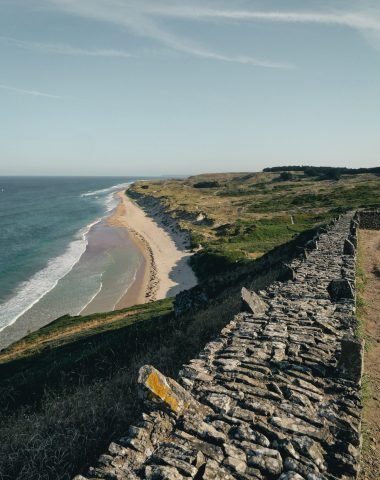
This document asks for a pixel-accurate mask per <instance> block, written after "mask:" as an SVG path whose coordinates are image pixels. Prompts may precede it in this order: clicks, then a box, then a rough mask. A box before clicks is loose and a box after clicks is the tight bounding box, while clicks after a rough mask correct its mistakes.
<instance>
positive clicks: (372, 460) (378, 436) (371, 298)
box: [360, 230, 380, 480]
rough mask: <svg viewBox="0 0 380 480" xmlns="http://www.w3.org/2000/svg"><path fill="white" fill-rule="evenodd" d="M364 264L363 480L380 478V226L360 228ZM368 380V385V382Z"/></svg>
mask: <svg viewBox="0 0 380 480" xmlns="http://www.w3.org/2000/svg"><path fill="white" fill-rule="evenodd" d="M360 250H361V264H362V268H363V269H364V271H365V275H366V284H365V288H364V292H363V299H364V301H365V303H366V307H365V315H364V317H365V338H366V342H367V346H368V347H369V348H367V351H366V354H365V366H364V369H365V374H366V377H367V378H366V379H365V383H364V388H365V390H368V393H366V392H365V393H366V395H367V399H366V401H365V407H364V412H363V427H364V432H366V433H365V436H364V437H365V438H364V445H363V458H362V472H361V475H360V480H379V479H380V230H361V231H360ZM367 383H368V389H367V386H366V384H367Z"/></svg>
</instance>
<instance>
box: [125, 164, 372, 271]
mask: <svg viewBox="0 0 380 480" xmlns="http://www.w3.org/2000/svg"><path fill="white" fill-rule="evenodd" d="M315 173H316V176H311V175H310V173H307V174H306V173H305V172H303V171H293V172H292V171H290V172H289V171H286V172H261V173H227V174H208V175H197V176H193V177H189V178H187V179H185V180H167V181H148V182H137V183H135V184H134V185H133V186H132V188H131V190H130V191H128V192H127V193H128V194H129V195H131V196H132V197H136V195H145V196H146V195H149V196H152V197H154V198H156V199H159V200H160V202H161V203H162V204H163V205H164V207H165V209H166V211H167V212H168V213H169V214H170V215H171V216H172V217H174V218H176V219H177V221H178V223H179V224H180V226H181V227H182V228H184V229H186V230H189V231H190V232H191V238H192V245H193V247H194V248H197V247H198V246H199V245H201V246H202V252H200V253H198V254H197V255H195V256H194V257H193V259H192V265H193V268H194V270H195V272H196V273H197V274H198V277H199V278H200V279H201V280H204V279H205V278H207V276H208V275H209V274H210V272H211V273H216V274H219V273H221V272H223V269H225V268H226V266H228V265H229V264H233V263H236V262H244V261H247V260H250V259H254V258H258V257H260V256H261V255H263V254H264V253H265V252H268V251H269V250H271V249H272V248H274V247H276V246H278V245H280V244H282V243H284V242H287V241H289V240H290V239H291V238H293V237H294V236H295V235H297V234H298V233H300V232H302V231H304V230H306V229H308V228H312V227H314V226H315V225H318V224H320V223H326V222H328V221H329V220H331V219H332V218H333V217H334V216H336V215H337V213H339V212H342V211H345V210H348V209H352V208H357V207H360V206H370V205H380V177H379V176H377V175H376V174H373V173H362V174H352V173H351V174H341V175H340V178H339V179H338V180H331V179H326V178H324V176H322V177H321V176H319V175H318V170H316V171H315Z"/></svg>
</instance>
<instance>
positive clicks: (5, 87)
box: [0, 83, 63, 99]
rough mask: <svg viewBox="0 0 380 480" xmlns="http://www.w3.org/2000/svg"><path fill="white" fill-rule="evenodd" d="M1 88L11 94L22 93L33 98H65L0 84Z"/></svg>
mask: <svg viewBox="0 0 380 480" xmlns="http://www.w3.org/2000/svg"><path fill="white" fill-rule="evenodd" d="M0 88H1V89H2V90H10V91H11V92H15V93H22V94H24V95H32V96H33V97H47V98H56V99H61V98H63V97H60V96H59V95H53V94H51V93H45V92H40V91H38V90H25V89H23V88H17V87H12V86H10V85H4V84H2V83H0Z"/></svg>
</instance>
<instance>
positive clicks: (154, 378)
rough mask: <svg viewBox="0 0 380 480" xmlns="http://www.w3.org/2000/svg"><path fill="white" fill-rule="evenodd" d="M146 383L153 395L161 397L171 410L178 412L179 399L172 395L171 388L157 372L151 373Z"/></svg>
mask: <svg viewBox="0 0 380 480" xmlns="http://www.w3.org/2000/svg"><path fill="white" fill-rule="evenodd" d="M146 385H147V386H148V387H149V389H150V391H151V392H152V394H153V395H155V396H157V397H158V398H160V399H161V400H162V401H163V402H164V403H165V404H167V405H168V407H169V408H170V409H171V410H173V411H174V412H178V407H179V405H178V401H177V400H176V399H175V398H174V397H173V395H171V390H170V388H169V387H168V386H167V385H165V383H163V382H162V381H161V379H160V378H159V376H158V375H157V373H156V372H154V371H153V372H151V373H150V375H149V376H148V378H147V379H146Z"/></svg>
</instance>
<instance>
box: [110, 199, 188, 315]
mask: <svg viewBox="0 0 380 480" xmlns="http://www.w3.org/2000/svg"><path fill="white" fill-rule="evenodd" d="M116 195H117V196H118V197H119V199H120V203H119V205H118V207H117V208H116V210H115V211H114V213H113V214H112V215H111V216H110V217H109V218H108V223H109V224H110V225H113V226H115V227H125V228H127V229H128V232H129V233H130V234H131V236H132V239H133V240H134V241H135V242H136V244H137V245H138V246H139V247H140V248H141V250H142V252H143V254H144V257H145V265H144V268H142V269H140V271H139V272H138V275H137V278H136V281H135V282H134V283H133V284H132V286H131V287H130V288H129V289H128V291H127V292H126V294H125V296H124V297H123V298H122V299H121V300H120V302H119V303H118V304H117V305H116V308H117V309H118V308H124V307H126V306H130V305H133V304H138V303H144V302H148V301H152V300H159V299H162V298H166V297H172V296H174V295H176V294H177V293H178V292H180V291H181V290H185V289H188V288H191V287H193V286H194V285H196V283H197V280H196V277H195V274H194V272H193V270H192V269H191V267H190V266H189V265H188V258H189V256H190V255H191V253H190V252H189V251H188V249H187V245H188V239H187V237H186V234H184V233H182V232H179V231H175V230H170V233H169V232H168V231H167V230H168V229H165V228H164V223H163V218H162V217H161V216H160V215H155V216H154V217H150V216H149V215H147V214H146V213H145V212H144V210H143V209H142V208H140V207H139V206H138V205H137V204H136V203H135V202H134V201H133V200H131V199H130V198H129V197H127V196H126V195H125V193H124V191H121V192H118V193H117V194H116Z"/></svg>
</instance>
